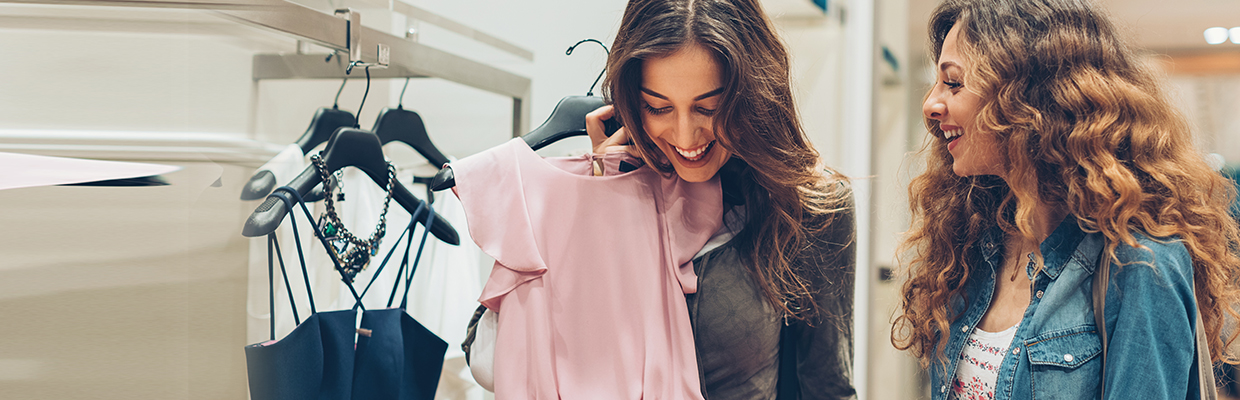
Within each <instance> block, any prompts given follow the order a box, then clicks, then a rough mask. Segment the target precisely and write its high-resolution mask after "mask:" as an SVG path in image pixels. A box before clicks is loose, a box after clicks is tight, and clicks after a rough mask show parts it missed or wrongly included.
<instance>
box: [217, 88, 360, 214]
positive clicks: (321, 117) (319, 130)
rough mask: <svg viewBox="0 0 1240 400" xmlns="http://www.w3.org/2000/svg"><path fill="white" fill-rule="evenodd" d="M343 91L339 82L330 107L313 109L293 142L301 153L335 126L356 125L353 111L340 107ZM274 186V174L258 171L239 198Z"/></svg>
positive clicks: (254, 195)
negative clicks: (307, 125)
mask: <svg viewBox="0 0 1240 400" xmlns="http://www.w3.org/2000/svg"><path fill="white" fill-rule="evenodd" d="M345 82H348V79H345ZM343 91H344V82H342V83H340V89H338V90H336V100H333V101H332V108H327V107H320V108H319V110H318V111H315V113H314V118H313V119H311V120H310V127H308V128H306V132H305V133H303V134H302V135H301V138H298V139H297V141H296V142H295V143H297V146H298V147H301V153H302V154H306V153H309V152H310V150H311V149H314V147H315V146H318V145H319V144H321V143H323V142H326V141H327V139H328V138H329V137H331V135H332V132H335V131H336V128H340V127H349V126H357V118H355V117H354V116H353V113H351V112H348V111H345V110H341V109H340V106H339V103H340V93H341V92H343ZM275 187H276V176H275V174H273V173H271V171H268V170H262V171H258V173H255V174H254V176H252V177H250V180H249V181H248V182H246V183H245V186H243V187H242V188H241V200H258V199H261V198H263V197H266V196H267V195H268V194H270V193H271V190H272V189H275Z"/></svg>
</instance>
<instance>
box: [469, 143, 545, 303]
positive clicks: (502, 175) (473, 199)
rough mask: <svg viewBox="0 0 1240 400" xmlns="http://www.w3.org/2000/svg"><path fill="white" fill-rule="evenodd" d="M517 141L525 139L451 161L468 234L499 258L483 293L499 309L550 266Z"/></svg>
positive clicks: (483, 301)
mask: <svg viewBox="0 0 1240 400" xmlns="http://www.w3.org/2000/svg"><path fill="white" fill-rule="evenodd" d="M515 145H520V146H525V145H526V144H525V143H524V142H520V139H514V141H510V142H508V143H505V144H503V145H500V146H496V147H493V148H491V149H489V150H486V151H483V152H481V153H478V154H474V155H472V156H469V157H466V158H463V159H460V160H457V161H455V162H453V163H451V164H450V165H451V166H452V172H453V175H454V176H455V180H456V186H455V187H453V188H452V192H453V193H455V194H456V196H457V198H459V199H460V200H461V205H462V208H463V209H464V210H465V222H466V225H468V227H469V235H470V236H471V237H472V238H473V240H474V242H475V243H477V244H478V247H479V248H481V249H482V251H483V252H484V253H486V254H487V255H489V256H491V257H492V258H495V261H496V262H495V268H493V269H492V271H491V277H490V279H488V280H487V285H486V287H485V288H484V289H483V292H482V297H481V298H480V299H479V301H481V302H482V303H483V304H486V305H487V308H491V309H493V310H496V312H498V311H499V309H498V307H499V299H500V298H502V297H503V296H504V295H505V294H507V293H508V292H510V291H512V289H514V288H515V287H516V286H517V285H520V284H522V283H524V282H528V281H530V280H532V279H536V278H538V277H539V276H541V275H542V274H543V273H544V272H546V271H547V265H546V263H545V262H544V259H543V256H542V255H541V254H540V253H539V249H540V247H539V246H538V243H537V242H536V241H535V239H534V224H533V221H531V219H530V215H529V212H528V210H529V208H528V207H527V203H526V198H525V192H524V190H523V186H522V185H523V183H522V182H521V165H520V163H519V162H518V159H517V157H515V155H516V154H515V152H514V151H513V150H514V149H513V148H512V146H515ZM501 267H502V268H501ZM492 306H494V307H495V308H492Z"/></svg>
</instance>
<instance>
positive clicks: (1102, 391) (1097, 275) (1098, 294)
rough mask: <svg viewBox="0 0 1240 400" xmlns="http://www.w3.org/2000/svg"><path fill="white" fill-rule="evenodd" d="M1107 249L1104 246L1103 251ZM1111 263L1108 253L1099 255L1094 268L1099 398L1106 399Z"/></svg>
mask: <svg viewBox="0 0 1240 400" xmlns="http://www.w3.org/2000/svg"><path fill="white" fill-rule="evenodd" d="M1105 251H1106V249H1105V248H1103V252H1105ZM1110 266H1111V263H1110V261H1109V260H1107V256H1106V254H1099V255H1098V268H1097V269H1095V270H1094V284H1093V286H1094V287H1093V290H1094V323H1096V324H1097V325H1096V326H1097V327H1098V337H1099V338H1101V339H1102V380H1100V381H1099V382H1098V398H1099V399H1106V386H1107V318H1106V305H1107V286H1108V285H1110V282H1109V281H1110V280H1111V272H1110Z"/></svg>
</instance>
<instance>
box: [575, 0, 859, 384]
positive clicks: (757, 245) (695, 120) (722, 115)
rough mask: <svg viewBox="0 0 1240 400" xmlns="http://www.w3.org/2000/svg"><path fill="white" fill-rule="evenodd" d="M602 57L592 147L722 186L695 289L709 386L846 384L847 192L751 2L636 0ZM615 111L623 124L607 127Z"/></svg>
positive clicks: (782, 53) (697, 335) (850, 264)
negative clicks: (801, 113) (808, 125)
mask: <svg viewBox="0 0 1240 400" xmlns="http://www.w3.org/2000/svg"><path fill="white" fill-rule="evenodd" d="M607 70H608V72H609V74H608V77H607V80H606V84H605V92H604V93H605V94H606V95H607V96H608V98H609V100H610V102H611V104H612V106H606V107H603V108H601V109H599V110H597V111H596V112H594V113H592V114H591V115H590V116H589V117H587V127H588V128H589V129H588V131H589V132H590V135H591V138H592V139H593V140H594V143H595V152H596V153H605V152H613V151H628V152H631V153H633V154H634V155H636V156H638V157H640V158H641V159H643V160H644V161H645V162H646V163H647V164H648V165H649V166H651V167H654V168H657V169H658V170H660V171H662V172H664V173H668V174H672V173H675V174H677V175H679V176H680V177H681V178H682V179H684V180H687V181H691V182H701V181H706V180H710V179H713V178H715V177H718V178H719V179H720V181H721V184H722V187H723V192H724V202H725V209H726V210H728V211H727V212H725V215H724V228H723V229H721V230H720V232H718V233H716V236H715V238H714V239H712V243H711V244H708V245H707V248H706V249H703V252H702V253H699V256H698V257H696V258H695V260H694V269H695V270H696V272H697V276H698V288H697V293H696V294H693V295H690V298H689V315H690V319H691V321H692V323H693V328H694V339H695V342H696V348H697V353H698V364H699V365H698V366H699V368H700V370H701V374H702V375H701V377H702V387H703V394H705V395H706V397H707V398H709V399H758V398H762V399H774V398H788V399H795V398H800V399H840V398H850V397H852V396H853V394H854V390H853V387H852V383H851V370H852V367H851V365H852V301H853V300H852V293H853V270H854V263H855V247H854V246H853V236H854V232H855V227H854V222H853V219H854V218H853V206H852V193H851V190H850V186H849V185H848V180H847V179H846V178H845V177H844V176H843V175H840V174H838V173H835V172H833V171H831V170H830V169H828V168H825V167H823V166H822V165H820V161H819V156H818V153H817V152H816V151H815V150H814V148H813V147H811V145H810V143H809V140H808V138H807V137H806V135H805V134H804V132H803V131H802V128H801V124H800V120H799V118H798V116H797V111H796V108H795V106H794V101H793V98H792V91H791V88H790V83H789V64H788V54H787V52H786V50H785V48H784V46H783V44H782V43H781V42H780V40H779V38H778V37H777V35H776V34H775V32H774V30H773V29H772V26H771V22H770V21H769V20H768V19H767V17H766V16H765V14H764V13H763V12H762V9H761V7H760V6H759V4H758V3H757V1H756V0H674V1H665V0H634V1H630V2H629V5H628V8H627V9H626V10H625V13H624V18H623V20H622V22H621V26H620V31H619V33H618V34H617V37H616V39H615V42H614V44H613V46H612V50H611V55H610V57H609V58H608V63H607ZM612 117H616V118H618V119H619V120H620V121H621V122H622V123H623V125H624V127H625V128H624V129H622V130H621V131H619V132H617V133H616V134H614V135H612V136H611V137H610V138H607V137H604V136H603V134H602V132H603V125H602V122H601V121H602V120H604V119H608V118H612ZM630 140H631V142H630Z"/></svg>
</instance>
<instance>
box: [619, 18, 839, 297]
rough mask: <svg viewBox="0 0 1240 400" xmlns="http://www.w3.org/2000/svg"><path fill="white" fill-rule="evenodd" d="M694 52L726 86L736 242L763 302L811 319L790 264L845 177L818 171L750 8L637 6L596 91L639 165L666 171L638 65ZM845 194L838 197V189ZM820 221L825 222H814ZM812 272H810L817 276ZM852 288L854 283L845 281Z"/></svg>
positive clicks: (724, 124) (782, 68)
mask: <svg viewBox="0 0 1240 400" xmlns="http://www.w3.org/2000/svg"><path fill="white" fill-rule="evenodd" d="M690 44H698V45H701V46H702V47H703V48H705V49H707V50H709V51H710V52H712V53H713V54H714V57H715V60H716V61H717V62H718V64H719V66H720V70H721V74H722V78H723V85H724V88H725V90H724V91H723V95H722V98H721V99H720V103H719V107H718V109H717V112H716V113H715V115H716V117H715V118H714V125H715V126H714V128H715V135H716V137H717V139H718V140H719V145H721V146H723V148H724V149H727V150H728V151H729V152H731V154H733V159H732V160H730V161H729V162H728V165H726V166H725V167H724V168H723V169H722V170H721V171H720V174H721V175H723V174H727V175H729V176H728V177H727V178H731V179H734V180H735V181H739V184H738V186H739V189H740V192H741V194H742V196H743V197H744V204H745V210H746V215H745V216H746V218H745V222H744V226H743V227H742V228H741V229H740V232H739V233H738V234H737V235H736V238H735V239H734V243H737V244H738V245H737V249H738V250H739V251H740V254H742V256H744V257H746V258H748V259H749V260H750V261H751V263H749V264H750V267H751V268H750V273H751V275H752V276H753V277H754V278H755V281H756V282H757V283H758V285H759V286H760V287H761V288H762V289H763V293H764V294H765V296H766V299H767V301H768V302H769V303H770V304H771V305H772V306H773V307H774V308H775V309H776V310H779V311H782V312H783V313H784V315H787V316H789V317H791V318H796V319H808V318H810V317H814V316H815V315H816V313H817V311H818V308H819V307H818V305H817V304H816V303H815V302H814V298H813V297H812V296H811V294H812V293H814V291H815V290H819V289H820V288H812V287H810V286H811V284H810V282H809V280H808V279H807V277H806V276H805V275H804V274H805V273H808V272H807V271H798V266H796V265H794V262H793V260H794V259H795V258H796V257H797V256H798V255H799V253H800V252H801V250H802V249H804V248H806V247H807V244H808V241H809V237H808V235H814V234H816V233H818V232H821V231H822V230H823V229H825V228H827V226H829V225H830V224H831V222H832V220H833V218H830V217H831V216H832V215H833V214H835V213H837V212H839V211H840V210H842V209H844V208H845V207H848V206H850V204H851V203H850V201H851V192H850V191H848V190H847V187H848V186H847V185H838V184H836V183H838V182H846V181H847V179H846V178H845V177H844V176H843V175H842V174H839V173H834V171H832V172H831V173H824V172H823V171H822V170H821V169H820V168H821V167H820V166H819V165H818V164H819V157H818V152H817V151H816V150H814V148H813V147H812V146H810V143H809V139H808V138H807V137H806V136H805V134H804V133H803V132H802V129H801V124H800V119H799V118H798V117H797V111H796V107H795V105H794V101H793V98H792V90H791V88H790V83H789V68H788V67H789V63H788V54H787V51H786V50H785V48H784V45H783V43H781V42H780V40H779V38H778V36H777V35H776V34H775V31H774V30H773V29H771V23H770V21H769V20H767V18H766V14H765V13H763V12H762V9H761V7H760V6H759V4H758V3H757V1H756V0H671V1H667V0H634V1H630V2H629V4H628V7H627V8H626V9H625V12H624V18H623V19H622V21H621V23H620V31H619V33H618V34H617V36H616V39H615V42H614V43H613V44H612V49H611V55H610V56H609V57H608V59H607V71H608V76H607V78H606V80H605V81H604V86H603V88H604V90H603V93H604V95H605V96H607V98H608V100H609V101H610V102H611V103H612V104H614V105H615V106H616V113H617V115H618V116H619V118H620V120H621V122H622V123H623V124H624V126H625V127H626V129H628V130H629V132H630V136H631V138H632V140H633V142H634V144H635V147H636V148H637V150H638V152H639V153H640V155H641V157H642V158H643V159H644V160H646V162H647V163H648V164H650V165H652V166H654V167H655V168H657V169H659V170H660V171H662V172H664V173H673V168H672V166H671V164H670V162H668V161H667V160H666V158H665V157H664V155H663V153H662V152H661V151H659V149H658V147H656V146H655V144H654V142H653V141H652V140H651V139H650V136H649V135H648V134H647V133H646V132H645V130H644V129H643V127H642V122H641V121H642V119H641V118H642V115H641V110H642V99H641V94H640V89H641V83H642V62H643V61H644V60H648V59H657V58H661V57H666V56H668V55H671V54H673V53H675V52H676V51H678V50H680V49H682V48H684V47H686V46H688V45H690ZM840 188H843V189H840ZM819 217H822V218H819ZM814 272H816V271H814ZM849 284H851V282H850V283H849Z"/></svg>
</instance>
